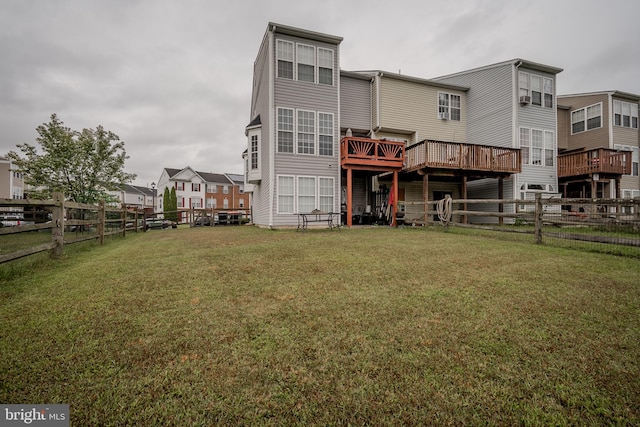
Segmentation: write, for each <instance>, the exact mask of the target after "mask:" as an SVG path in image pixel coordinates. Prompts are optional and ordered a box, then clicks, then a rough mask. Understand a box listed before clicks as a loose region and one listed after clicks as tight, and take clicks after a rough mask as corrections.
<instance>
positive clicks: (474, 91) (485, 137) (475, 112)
mask: <svg viewBox="0 0 640 427" xmlns="http://www.w3.org/2000/svg"><path fill="white" fill-rule="evenodd" d="M512 68H513V65H511V64H506V65H502V66H498V67H493V68H488V69H484V70H478V71H475V72H469V73H467V74H460V75H456V76H451V77H446V78H437V79H435V80H437V81H440V82H444V83H450V84H454V85H458V86H465V87H469V88H470V89H469V91H468V92H467V99H466V102H467V108H466V112H467V120H466V123H467V141H466V142H467V143H470V144H481V145H492V146H497V147H507V148H513V147H514V144H513V136H512V126H513V125H512V123H513V121H512V120H513V96H514V90H513V85H512V78H513V76H512Z"/></svg>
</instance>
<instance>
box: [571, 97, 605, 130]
mask: <svg viewBox="0 0 640 427" xmlns="http://www.w3.org/2000/svg"><path fill="white" fill-rule="evenodd" d="M601 127H602V103H601V102H600V103H598V104H593V105H589V106H587V107H583V108H580V109H578V110H574V111H572V112H571V134H576V133H580V132H584V131H587V130H592V129H599V128H601Z"/></svg>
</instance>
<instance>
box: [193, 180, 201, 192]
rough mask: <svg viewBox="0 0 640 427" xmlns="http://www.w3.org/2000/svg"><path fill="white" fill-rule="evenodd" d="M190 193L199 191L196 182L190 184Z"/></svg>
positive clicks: (198, 185)
mask: <svg viewBox="0 0 640 427" xmlns="http://www.w3.org/2000/svg"><path fill="white" fill-rule="evenodd" d="M191 191H200V184H199V183H197V182H192V183H191Z"/></svg>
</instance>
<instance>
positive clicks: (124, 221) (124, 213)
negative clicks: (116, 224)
mask: <svg viewBox="0 0 640 427" xmlns="http://www.w3.org/2000/svg"><path fill="white" fill-rule="evenodd" d="M126 235H127V205H125V204H124V203H123V204H122V237H126Z"/></svg>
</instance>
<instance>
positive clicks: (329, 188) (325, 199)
mask: <svg viewBox="0 0 640 427" xmlns="http://www.w3.org/2000/svg"><path fill="white" fill-rule="evenodd" d="M333 183H334V181H333V178H322V177H320V178H318V194H319V196H320V201H319V205H318V208H319V209H320V210H321V211H323V212H333V210H334V209H333V206H334V205H333V202H334V188H335V187H334V184H333Z"/></svg>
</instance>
